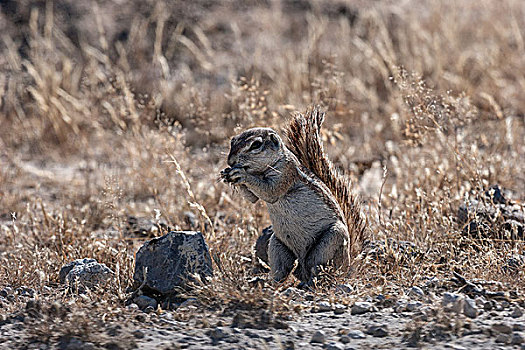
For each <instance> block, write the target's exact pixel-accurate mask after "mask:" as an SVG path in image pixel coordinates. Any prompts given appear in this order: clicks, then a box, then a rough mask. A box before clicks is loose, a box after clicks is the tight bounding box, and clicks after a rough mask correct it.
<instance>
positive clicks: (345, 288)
mask: <svg viewBox="0 0 525 350" xmlns="http://www.w3.org/2000/svg"><path fill="white" fill-rule="evenodd" d="M335 291H336V292H337V293H343V294H350V293H352V292H353V291H354V288H352V286H351V285H349V284H348V283H345V284H338V285H337V286H335Z"/></svg>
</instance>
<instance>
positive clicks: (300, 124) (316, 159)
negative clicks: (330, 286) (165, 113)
mask: <svg viewBox="0 0 525 350" xmlns="http://www.w3.org/2000/svg"><path fill="white" fill-rule="evenodd" d="M323 120H324V113H322V112H320V111H319V109H318V108H314V109H311V110H309V111H307V113H306V114H305V115H302V114H297V115H296V116H295V117H294V118H293V119H292V121H291V122H290V124H289V126H288V127H287V129H286V136H287V139H288V146H286V145H285V144H284V143H283V141H282V139H281V138H280V137H279V135H278V134H277V132H275V131H274V130H272V129H270V128H253V129H249V130H246V131H244V132H243V133H241V134H239V135H237V136H235V137H234V138H233V139H232V140H231V148H230V153H229V155H228V165H229V166H230V167H229V168H226V169H224V170H223V171H221V178H222V179H223V180H224V181H225V182H228V183H231V184H233V185H234V186H235V187H236V188H238V189H239V190H240V192H241V193H242V194H243V196H244V197H245V198H246V199H248V200H249V201H251V202H252V203H255V202H257V200H259V199H262V200H263V201H265V202H266V203H267V207H268V212H269V214H270V219H271V221H272V226H273V231H274V234H273V235H272V236H271V237H270V239H269V243H268V260H269V261H268V263H269V265H270V268H271V271H272V275H273V278H274V280H276V281H282V280H284V279H286V277H287V276H288V275H289V274H290V272H291V271H292V269H293V267H294V264H295V261H296V260H297V262H298V264H297V267H296V269H295V271H294V275H295V276H296V277H297V278H298V279H299V280H300V281H301V282H303V283H306V284H311V283H312V280H313V278H314V277H315V276H316V274H317V273H318V269H319V266H321V265H324V264H327V263H328V262H333V264H334V266H336V267H343V266H348V263H349V257H350V254H352V253H353V252H354V251H355V249H356V245H357V243H358V242H359V241H360V240H361V239H362V237H363V234H364V229H365V224H364V220H363V219H362V217H361V213H360V209H359V205H358V203H357V201H356V199H355V198H354V197H353V195H352V194H351V191H350V182H349V180H348V179H347V178H346V177H344V176H343V175H341V174H340V173H339V172H338V171H337V170H336V169H335V167H334V165H333V164H332V162H331V161H330V160H329V159H328V158H327V157H326V155H325V153H324V150H323V144H322V140H321V135H320V129H321V125H322V123H323Z"/></svg>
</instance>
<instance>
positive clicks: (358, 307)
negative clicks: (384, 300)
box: [351, 301, 372, 315]
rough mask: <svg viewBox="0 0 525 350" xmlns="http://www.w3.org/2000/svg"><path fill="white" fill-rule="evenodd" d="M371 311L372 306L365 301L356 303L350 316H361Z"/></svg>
mask: <svg viewBox="0 0 525 350" xmlns="http://www.w3.org/2000/svg"><path fill="white" fill-rule="evenodd" d="M371 309H372V304H371V303H369V302H367V301H356V302H355V304H354V305H353V306H352V308H351V312H352V315H362V314H364V313H367V312H370V311H371Z"/></svg>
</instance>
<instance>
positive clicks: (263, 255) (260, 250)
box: [255, 226, 273, 264]
mask: <svg viewBox="0 0 525 350" xmlns="http://www.w3.org/2000/svg"><path fill="white" fill-rule="evenodd" d="M272 235H273V227H272V226H268V227H266V228H265V229H263V231H262V234H261V235H260V236H259V238H257V241H256V242H255V256H256V257H258V258H259V259H261V260H262V261H264V263H266V264H268V243H269V241H270V237H272Z"/></svg>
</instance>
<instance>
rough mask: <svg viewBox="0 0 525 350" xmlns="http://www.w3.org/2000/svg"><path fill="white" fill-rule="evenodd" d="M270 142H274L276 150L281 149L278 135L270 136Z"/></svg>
mask: <svg viewBox="0 0 525 350" xmlns="http://www.w3.org/2000/svg"><path fill="white" fill-rule="evenodd" d="M270 140H271V141H272V145H273V146H274V147H275V148H279V146H280V143H281V140H280V139H279V136H277V134H273V133H272V134H270Z"/></svg>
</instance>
